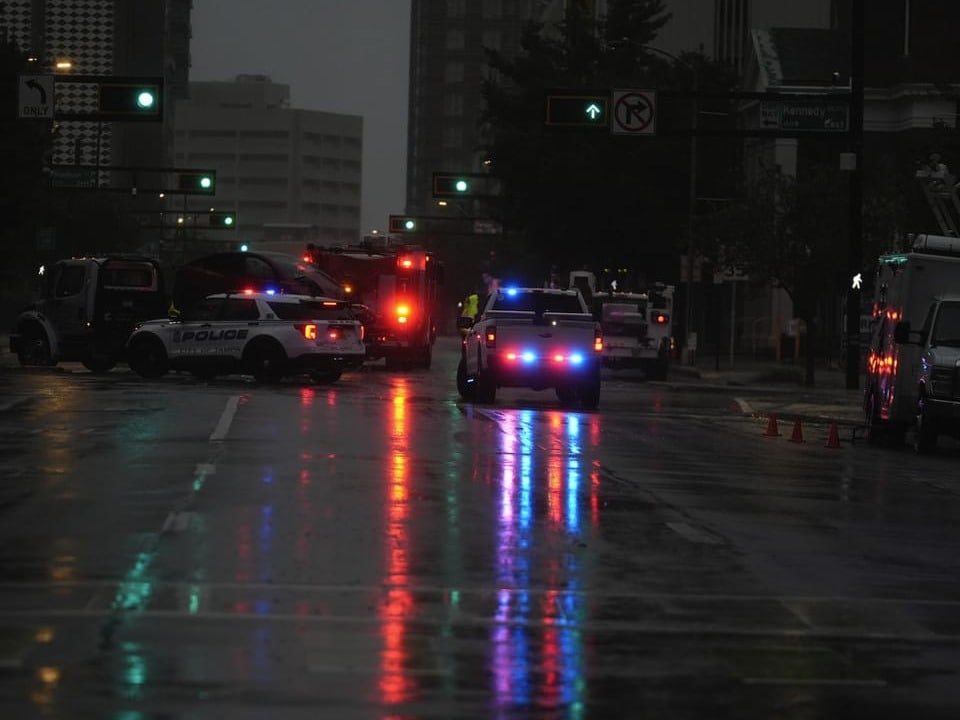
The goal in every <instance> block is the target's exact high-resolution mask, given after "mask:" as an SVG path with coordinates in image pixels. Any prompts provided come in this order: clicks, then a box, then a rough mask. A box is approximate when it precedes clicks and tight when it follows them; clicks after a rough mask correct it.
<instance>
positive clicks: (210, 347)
mask: <svg viewBox="0 0 960 720" xmlns="http://www.w3.org/2000/svg"><path fill="white" fill-rule="evenodd" d="M223 303H224V298H222V297H208V298H205V299H204V300H201V301H200V302H198V303H197V304H195V305H194V306H193V307H192V308H190V309H189V310H188V311H186V312H185V313H184V316H183V319H182V320H181V321H180V322H178V323H176V325H175V327H174V328H173V333H172V336H171V339H170V347H169V349H168V353H169V356H170V359H171V360H172V361H176V362H183V363H190V364H195V363H202V362H204V358H207V359H209V358H210V357H211V356H212V354H213V353H214V352H215V350H216V348H215V346H214V342H215V341H214V340H212V339H211V331H212V330H213V329H214V325H215V324H216V321H217V318H218V317H219V315H220V310H221V308H222V307H223Z"/></svg>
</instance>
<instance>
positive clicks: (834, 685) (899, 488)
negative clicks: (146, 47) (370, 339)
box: [0, 339, 960, 720]
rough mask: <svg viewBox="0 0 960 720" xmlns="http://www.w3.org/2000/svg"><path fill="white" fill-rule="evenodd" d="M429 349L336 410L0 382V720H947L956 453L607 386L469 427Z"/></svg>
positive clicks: (518, 398) (118, 388)
mask: <svg viewBox="0 0 960 720" xmlns="http://www.w3.org/2000/svg"><path fill="white" fill-rule="evenodd" d="M443 342H444V343H445V344H444V345H443V347H442V351H440V352H438V353H437V355H436V357H435V361H434V367H433V369H432V370H431V371H429V372H423V371H417V372H409V373H387V372H386V371H385V370H384V369H383V368H382V367H378V366H376V365H374V366H370V367H368V368H365V369H364V370H363V371H362V372H358V373H354V374H350V375H346V376H344V378H343V379H342V380H341V381H340V382H338V383H336V384H334V385H331V386H313V385H309V384H306V383H300V382H286V383H284V384H282V385H281V386H275V387H260V386H257V385H254V384H253V383H252V382H249V381H247V380H245V379H242V378H225V379H219V380H216V381H213V382H209V383H204V382H200V381H196V380H194V379H192V378H190V377H188V376H179V375H170V376H168V377H166V378H164V379H163V380H161V381H158V382H146V381H141V380H139V379H138V378H136V377H135V376H133V375H132V374H130V373H129V371H127V370H126V369H118V370H116V371H114V372H112V373H110V374H109V375H107V376H104V377H96V376H93V375H90V374H89V373H86V372H85V371H83V370H82V369H81V368H79V367H71V366H68V367H64V368H58V369H54V370H21V369H17V368H10V367H5V368H3V369H2V370H0V475H2V478H3V480H2V488H0V717H3V718H15V719H17V720H19V719H20V718H32V717H38V718H39V717H54V718H104V719H107V720H159V719H160V718H164V719H171V720H172V719H181V718H182V719H187V718H189V719H194V718H197V719H199V718H204V719H206V718H231V719H232V718H263V717H271V718H276V719H277V720H280V719H285V718H311V719H312V718H318V717H323V718H327V717H329V718H337V719H341V718H342V719H352V718H488V717H489V718H528V717H530V718H571V719H579V718H627V717H669V718H700V717H703V718H811V719H813V718H825V717H843V718H861V717H862V718H886V717H897V718H901V717H904V716H906V715H908V714H909V715H910V716H912V717H915V718H927V717H943V718H948V717H949V718H956V717H958V713H960V682H958V681H960V677H958V671H960V644H958V642H960V613H958V611H960V552H958V551H960V528H958V523H957V518H958V516H960V499H958V489H960V473H958V472H957V468H958V467H960V450H958V448H957V446H956V445H953V446H949V445H948V446H947V447H945V448H944V449H943V451H942V452H941V453H939V454H938V455H936V456H932V457H918V456H915V455H913V454H912V453H910V452H908V451H906V450H901V451H896V450H883V449H878V448H873V447H869V446H867V445H866V444H865V443H860V444H855V445H853V444H850V443H849V442H846V441H845V442H844V443H843V444H842V446H841V447H840V448H839V449H834V448H826V447H824V439H825V438H826V430H827V428H826V425H822V426H817V425H812V426H811V425H808V426H807V427H805V428H804V431H805V432H806V440H807V441H806V442H804V443H794V442H791V441H790V439H789V436H790V427H781V428H780V430H781V432H782V433H783V435H782V436H781V437H766V436H765V435H764V431H765V429H766V427H767V425H766V421H765V420H764V419H763V418H761V417H756V416H753V415H751V414H749V413H747V414H744V413H743V408H744V407H747V406H749V405H750V404H751V403H752V404H754V405H762V404H763V403H764V402H768V401H770V398H765V397H764V396H763V393H762V392H757V391H754V390H751V389H750V388H739V389H738V390H737V391H736V394H737V397H734V395H733V394H732V392H731V393H724V392H716V391H709V392H708V391H706V390H704V389H698V388H697V387H695V386H689V387H686V388H685V387H684V386H683V384H682V383H679V384H677V383H669V384H665V383H638V382H633V381H629V380H624V379H622V378H616V377H615V378H613V379H610V380H609V381H607V382H605V384H604V390H603V399H602V400H601V408H600V410H599V411H597V412H592V413H580V412H568V411H564V410H562V409H560V407H559V406H558V405H557V403H556V402H555V399H554V397H553V396H552V394H548V393H546V392H543V393H533V392H527V391H509V390H508V391H501V394H500V397H499V398H498V402H497V403H496V405H494V406H489V407H480V406H471V405H469V404H464V403H461V402H459V401H458V399H457V397H456V393H455V389H454V384H453V369H454V366H455V362H456V354H455V352H456V341H454V340H450V339H446V340H444V341H443ZM778 402H782V398H781V399H780V400H778Z"/></svg>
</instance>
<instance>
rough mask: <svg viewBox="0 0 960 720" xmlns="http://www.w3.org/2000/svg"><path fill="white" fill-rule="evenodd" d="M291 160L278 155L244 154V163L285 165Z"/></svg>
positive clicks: (241, 156)
mask: <svg viewBox="0 0 960 720" xmlns="http://www.w3.org/2000/svg"><path fill="white" fill-rule="evenodd" d="M288 159H289V158H288V157H287V156H286V155H280V154H277V153H242V154H241V155H240V160H241V161H242V162H264V163H285V162H287V160H288Z"/></svg>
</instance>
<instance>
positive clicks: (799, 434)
mask: <svg viewBox="0 0 960 720" xmlns="http://www.w3.org/2000/svg"><path fill="white" fill-rule="evenodd" d="M790 442H795V443H802V442H803V430H802V429H801V428H800V418H797V421H796V422H795V423H794V424H793V433H792V434H791V435H790Z"/></svg>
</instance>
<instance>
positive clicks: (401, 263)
mask: <svg viewBox="0 0 960 720" xmlns="http://www.w3.org/2000/svg"><path fill="white" fill-rule="evenodd" d="M397 267H401V268H403V269H404V270H409V269H411V268H412V267H413V260H411V259H410V258H408V257H401V258H397Z"/></svg>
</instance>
